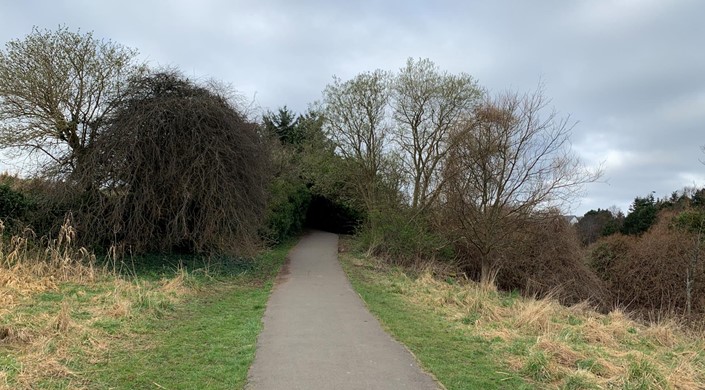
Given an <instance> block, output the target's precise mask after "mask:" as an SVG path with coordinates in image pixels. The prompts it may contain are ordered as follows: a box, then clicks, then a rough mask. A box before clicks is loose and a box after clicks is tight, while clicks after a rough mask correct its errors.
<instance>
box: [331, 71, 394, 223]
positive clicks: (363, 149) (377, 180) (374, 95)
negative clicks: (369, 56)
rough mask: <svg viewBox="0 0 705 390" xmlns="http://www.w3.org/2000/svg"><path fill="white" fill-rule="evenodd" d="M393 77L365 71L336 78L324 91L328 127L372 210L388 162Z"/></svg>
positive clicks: (358, 194) (354, 183)
mask: <svg viewBox="0 0 705 390" xmlns="http://www.w3.org/2000/svg"><path fill="white" fill-rule="evenodd" d="M388 80H389V76H388V74H387V73H386V72H384V71H381V70H376V71H374V72H367V73H361V74H359V75H357V76H355V77H354V78H353V79H351V80H348V81H345V82H343V81H341V80H340V79H338V78H334V80H333V83H332V84H329V85H328V86H326V88H325V90H324V91H323V104H324V110H325V111H324V116H325V122H324V130H325V131H326V132H327V134H328V136H329V137H330V138H331V139H332V140H333V142H334V143H335V145H336V151H337V153H339V154H340V155H341V156H343V158H344V161H345V162H346V163H347V164H350V167H349V169H348V171H349V172H348V173H350V174H351V175H353V183H352V184H353V186H354V187H355V189H356V192H357V196H358V197H359V198H360V199H361V200H362V201H363V203H364V206H365V208H366V209H367V210H368V211H371V210H373V209H374V208H375V207H376V206H377V203H378V201H379V196H378V195H379V194H378V193H379V189H380V186H382V176H381V172H382V171H383V170H384V168H385V167H384V165H385V162H386V157H385V153H386V150H385V146H386V144H385V142H386V140H387V138H388V135H389V132H390V124H389V120H388V115H387V109H388V104H389V82H388Z"/></svg>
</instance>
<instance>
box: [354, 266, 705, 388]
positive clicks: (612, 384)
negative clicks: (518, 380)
mask: <svg viewBox="0 0 705 390" xmlns="http://www.w3.org/2000/svg"><path fill="white" fill-rule="evenodd" d="M366 262H367V260H364V261H361V260H359V259H358V260H357V263H355V262H353V264H355V265H358V266H364V265H367V264H366ZM361 263H362V264H361ZM367 268H368V269H372V270H373V271H371V272H378V271H379V269H378V267H367ZM388 272H390V271H389V269H386V270H384V271H383V272H378V276H377V277H376V278H375V280H376V281H377V283H383V284H387V285H388V287H389V290H390V291H394V292H397V293H399V294H400V295H401V296H402V297H403V299H405V300H407V301H408V302H410V303H411V304H413V305H416V306H418V307H422V308H425V310H432V311H434V312H436V313H438V314H440V315H441V316H443V317H444V318H445V319H446V320H448V321H450V322H452V323H454V324H456V326H457V327H460V328H464V329H467V330H468V331H470V332H473V333H474V334H476V335H480V336H482V337H483V338H485V339H487V340H494V342H495V343H496V342H499V343H500V345H503V346H505V347H501V348H499V350H498V356H497V358H498V359H500V360H502V361H503V362H505V363H507V365H508V366H509V367H510V368H511V369H513V370H515V371H517V372H520V373H521V374H522V375H523V376H524V377H526V378H527V379H529V380H530V381H532V382H534V383H535V384H537V385H538V386H539V387H541V388H648V389H693V390H695V389H702V388H704V386H705V340H704V338H705V337H704V336H705V332H696V331H694V330H693V329H692V328H689V327H686V326H684V325H683V324H681V323H679V322H678V321H677V320H675V319H663V320H661V321H660V322H655V323H651V324H644V323H643V322H637V321H634V320H632V319H631V318H630V317H629V315H628V314H626V313H625V312H624V311H622V310H620V309H618V308H615V309H613V310H611V311H610V312H609V313H607V314H602V313H600V312H598V311H596V310H594V308H593V307H592V305H591V304H589V303H587V302H581V303H578V304H575V305H572V306H564V305H562V304H561V303H560V302H559V299H557V297H556V296H555V294H554V295H551V294H549V295H548V296H547V297H544V298H542V299H536V298H526V297H522V296H520V295H519V294H508V293H501V292H498V291H497V289H496V288H495V287H494V285H493V284H491V283H488V281H484V282H483V283H476V282H473V281H469V280H462V279H461V280H459V279H454V280H452V281H451V282H449V280H447V279H445V278H438V277H437V276H435V275H434V272H433V271H432V270H430V269H429V270H426V271H424V272H422V273H421V274H420V275H419V276H417V277H410V276H408V275H407V274H406V273H404V272H402V271H399V270H396V271H393V272H392V273H391V275H392V276H391V277H389V276H384V275H389V274H388Z"/></svg>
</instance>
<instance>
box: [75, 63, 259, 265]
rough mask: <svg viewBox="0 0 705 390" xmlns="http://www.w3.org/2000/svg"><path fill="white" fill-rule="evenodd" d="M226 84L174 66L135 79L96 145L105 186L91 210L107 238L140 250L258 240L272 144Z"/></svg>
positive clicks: (96, 172) (221, 247) (235, 246)
mask: <svg viewBox="0 0 705 390" xmlns="http://www.w3.org/2000/svg"><path fill="white" fill-rule="evenodd" d="M219 91H220V89H217V88H214V87H212V86H202V85H198V84H196V83H194V82H192V81H190V80H187V79H185V78H183V77H182V76H181V75H180V74H178V73H176V72H171V71H169V72H161V73H155V74H151V75H149V76H147V77H144V78H141V79H138V80H135V81H134V82H133V83H132V84H131V85H130V86H129V89H128V90H127V93H126V97H125V99H123V101H121V103H120V105H119V106H118V107H117V110H116V113H115V115H114V116H113V117H112V118H111V120H110V121H109V123H108V124H107V126H106V128H105V130H104V131H103V132H102V133H101V134H100V136H99V137H98V138H97V139H96V142H95V147H94V148H93V149H92V153H91V162H92V164H91V166H92V168H93V169H92V170H91V172H90V174H91V177H92V179H93V180H94V181H95V182H96V183H98V187H99V188H100V189H101V191H100V196H99V197H98V199H97V200H96V201H95V202H93V204H94V205H95V207H96V208H97V210H93V211H92V212H90V213H88V215H92V216H96V218H95V220H94V221H93V223H92V224H91V225H92V226H94V227H99V228H100V229H98V230H100V231H102V236H103V237H110V238H111V239H114V240H117V241H118V242H121V243H124V244H126V245H128V246H129V247H130V248H132V250H136V251H171V250H186V251H189V252H203V251H229V252H235V253H238V252H242V251H243V250H245V249H248V247H250V245H251V244H253V243H255V242H256V240H257V230H258V228H259V227H260V226H261V223H262V220H263V217H264V214H265V210H266V202H267V184H268V179H269V173H268V172H269V167H268V154H267V149H266V147H265V145H264V142H263V141H262V140H261V139H260V136H259V135H258V132H257V125H256V124H254V123H252V122H251V121H249V120H248V119H247V118H246V117H245V115H244V114H243V112H242V110H241V109H240V108H239V107H237V106H235V105H234V104H233V103H232V102H231V101H230V100H229V99H228V98H227V97H225V96H223V95H222V94H221V93H220V92H219ZM94 230H95V229H94Z"/></svg>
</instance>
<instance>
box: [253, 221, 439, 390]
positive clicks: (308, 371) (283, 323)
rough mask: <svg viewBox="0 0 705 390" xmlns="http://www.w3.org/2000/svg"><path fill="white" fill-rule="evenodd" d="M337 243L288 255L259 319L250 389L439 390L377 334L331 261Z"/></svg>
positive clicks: (322, 239)
mask: <svg viewBox="0 0 705 390" xmlns="http://www.w3.org/2000/svg"><path fill="white" fill-rule="evenodd" d="M337 251H338V237H337V236H336V235H335V234H331V233H323V232H312V233H310V234H308V235H306V236H305V237H304V238H303V239H302V240H301V242H299V244H298V245H297V246H296V247H295V248H294V249H293V250H292V251H291V253H290V255H289V260H290V263H289V265H288V268H285V269H284V270H283V272H282V275H281V278H280V282H279V283H278V284H277V286H276V287H275V289H274V292H273V293H272V296H271V297H270V300H269V304H268V306H267V309H266V311H265V314H264V330H263V331H262V333H261V334H260V336H259V339H258V344H257V352H256V355H255V362H254V364H253V365H252V367H251V369H250V373H249V379H248V382H249V383H248V388H249V389H253V390H254V389H266V390H276V389H437V388H438V387H439V386H438V384H437V383H436V382H435V381H434V380H433V379H432V378H431V377H430V376H429V375H428V374H426V373H424V372H423V371H421V369H420V368H419V367H418V366H417V363H416V360H415V359H414V357H413V356H412V355H411V353H410V352H408V351H407V350H406V349H405V348H404V346H402V345H401V344H399V343H397V342H396V341H394V340H393V339H392V338H391V337H390V336H389V335H388V334H386V333H385V332H384V331H383V330H382V328H381V327H380V325H379V323H378V322H377V320H376V319H375V318H374V317H373V316H372V315H371V314H370V312H369V311H368V310H367V308H366V307H365V306H364V305H363V303H362V301H361V300H360V298H359V297H358V295H357V294H356V293H355V291H354V290H353V289H352V287H351V285H350V282H349V281H348V279H347V278H346V276H345V274H344V273H343V270H342V268H341V266H340V264H339V263H338V261H337Z"/></svg>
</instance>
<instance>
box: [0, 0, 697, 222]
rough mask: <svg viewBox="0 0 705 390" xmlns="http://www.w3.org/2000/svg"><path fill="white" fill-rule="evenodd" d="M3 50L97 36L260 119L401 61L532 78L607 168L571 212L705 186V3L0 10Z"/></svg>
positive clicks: (487, 81) (490, 78) (489, 83)
mask: <svg viewBox="0 0 705 390" xmlns="http://www.w3.org/2000/svg"><path fill="white" fill-rule="evenodd" d="M0 14H1V15H3V24H2V25H1V26H0V42H3V41H7V40H9V39H13V38H19V37H22V36H23V35H25V34H27V33H29V32H30V31H31V27H32V25H39V26H41V27H47V28H54V27H55V26H57V25H58V24H60V23H66V24H67V25H68V26H69V27H71V28H78V27H81V28H82V29H83V30H93V31H95V33H96V35H98V36H101V37H106V38H110V39H112V40H115V41H117V42H121V43H123V44H126V45H129V46H133V47H136V48H138V49H139V50H140V51H141V53H142V54H143V56H144V58H145V59H147V60H149V61H150V62H151V63H152V64H161V65H172V66H176V67H179V68H180V69H182V70H183V71H184V73H186V74H187V75H189V76H195V77H212V78H216V79H221V80H223V81H225V82H229V83H232V84H233V85H234V87H236V88H237V89H239V90H240V91H241V92H242V93H243V94H244V96H245V99H252V98H253V97H254V96H256V99H257V102H256V103H257V104H258V105H259V106H261V107H262V108H263V109H267V108H270V109H276V108H277V107H278V106H281V105H285V104H286V105H288V106H289V107H291V108H293V109H295V110H297V111H303V110H305V109H306V106H307V105H308V104H309V103H311V102H313V101H315V100H317V99H319V98H320V94H321V90H322V89H323V88H324V86H325V84H326V83H328V82H330V80H331V76H332V75H334V74H335V75H338V76H340V77H342V78H349V77H352V76H353V75H354V74H356V73H359V72H362V71H367V70H373V69H376V68H382V69H387V70H395V69H398V68H399V67H401V66H403V64H404V61H405V60H406V58H407V57H429V58H431V59H432V60H433V61H435V62H436V63H437V64H438V65H439V67H441V68H443V69H448V70H449V71H452V72H461V71H463V72H467V73H470V74H471V75H473V76H474V77H476V78H477V79H478V80H479V82H480V84H481V85H483V86H485V87H486V88H488V89H489V90H490V91H502V90H505V89H508V88H511V89H515V90H519V91H528V90H531V89H534V88H536V86H537V84H538V83H539V81H543V82H544V83H545V91H546V94H547V96H548V97H550V98H552V104H553V105H554V106H555V108H556V109H557V110H558V111H559V112H560V113H561V114H564V115H568V114H570V116H571V118H572V119H574V120H576V121H578V122H579V123H578V124H577V126H576V127H575V129H574V137H573V144H574V146H575V150H576V152H577V153H578V154H580V155H581V156H582V157H583V159H584V160H585V161H586V162H588V163H589V164H593V165H594V164H597V163H599V162H600V161H604V162H605V164H606V165H605V180H606V181H607V182H608V184H605V183H595V184H592V185H590V186H587V187H586V193H585V197H584V198H583V199H582V201H581V202H580V204H579V205H576V206H574V210H573V211H574V212H576V213H584V212H585V211H587V210H589V209H590V208H597V207H602V208H606V207H609V206H611V205H612V204H617V205H618V206H620V207H622V208H623V209H625V208H626V205H628V204H629V202H631V200H632V199H633V198H634V197H635V196H637V195H646V194H647V193H650V192H651V191H657V193H658V194H659V195H660V196H662V195H666V194H668V193H670V192H671V191H673V190H676V189H678V188H680V187H682V186H686V185H704V184H705V181H702V182H698V181H699V180H705V177H704V176H703V175H700V172H703V173H705V166H702V164H700V161H699V160H700V159H702V157H705V155H703V154H702V152H701V151H700V148H699V146H700V145H702V144H705V137H704V136H702V135H701V134H702V128H703V124H704V122H705V73H703V69H705V51H703V50H702V42H703V38H705V23H701V21H700V19H701V18H702V15H705V3H702V2H700V1H697V0H673V1H667V2H666V1H655V0H644V1H640V2H633V1H607V0H597V1H595V0H579V1H571V2H566V1H557V0H543V1H531V2H527V1H519V0H513V1H509V0H507V1H493V2H467V1H459V0H458V1H451V0H439V1H434V2H427V1H421V0H412V1H401V0H394V1H391V0H387V1H373V0H362V1H355V2H351V1H323V0H316V1H314V0H305V1H295V2H294V1H284V0H279V1H268V2H263V1H227V0H211V1H187V0H182V1H134V0H127V1H122V2H97V1H78V0H76V1H72V0H63V1H27V2H2V3H0Z"/></svg>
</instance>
